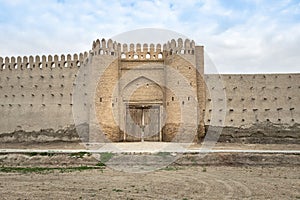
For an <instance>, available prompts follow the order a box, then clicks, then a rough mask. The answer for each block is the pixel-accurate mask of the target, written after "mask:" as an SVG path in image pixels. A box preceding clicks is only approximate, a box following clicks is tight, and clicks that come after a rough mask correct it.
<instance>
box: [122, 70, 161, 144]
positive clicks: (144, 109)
mask: <svg viewBox="0 0 300 200" xmlns="http://www.w3.org/2000/svg"><path fill="white" fill-rule="evenodd" d="M163 96H164V95H163V90H162V88H161V87H160V86H159V85H158V84H157V83H155V82H154V81H152V80H150V79H148V78H146V77H144V76H141V77H138V78H136V79H135V80H133V81H131V82H129V83H128V84H127V85H126V86H125V88H124V90H123V91H122V99H123V106H124V108H125V109H124V110H125V113H124V115H125V117H124V119H125V122H124V124H125V131H124V135H123V137H124V141H162V132H161V125H162V114H163V109H162V108H163Z"/></svg>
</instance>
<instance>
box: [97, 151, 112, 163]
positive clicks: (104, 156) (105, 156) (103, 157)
mask: <svg viewBox="0 0 300 200" xmlns="http://www.w3.org/2000/svg"><path fill="white" fill-rule="evenodd" d="M114 155H115V154H114V153H110V152H105V153H100V162H99V163H98V164H97V166H106V164H105V163H106V162H108V161H109V160H110V159H111V158H112V157H114Z"/></svg>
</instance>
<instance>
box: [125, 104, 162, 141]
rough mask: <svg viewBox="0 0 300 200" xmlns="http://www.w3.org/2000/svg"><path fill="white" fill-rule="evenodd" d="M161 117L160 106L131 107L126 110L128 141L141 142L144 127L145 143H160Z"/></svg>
mask: <svg viewBox="0 0 300 200" xmlns="http://www.w3.org/2000/svg"><path fill="white" fill-rule="evenodd" d="M159 116H160V110H159V107H158V106H156V107H138V106H129V107H128V108H127V109H126V141H141V140H142V138H141V137H142V125H144V141H159V134H160V124H159V123H160V117H159Z"/></svg>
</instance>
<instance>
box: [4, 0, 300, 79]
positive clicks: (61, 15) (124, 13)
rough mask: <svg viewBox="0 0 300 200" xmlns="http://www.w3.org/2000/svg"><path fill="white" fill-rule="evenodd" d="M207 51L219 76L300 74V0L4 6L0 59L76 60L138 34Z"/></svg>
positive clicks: (54, 1) (34, 1) (13, 1)
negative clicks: (154, 32) (178, 37)
mask: <svg viewBox="0 0 300 200" xmlns="http://www.w3.org/2000/svg"><path fill="white" fill-rule="evenodd" d="M144 28H155V29H167V30H171V31H174V32H176V33H179V34H182V35H184V36H186V37H188V38H190V39H193V40H194V41H195V42H196V44H197V45H203V46H204V48H205V52H206V55H208V56H209V58H210V60H211V61H212V62H213V63H214V65H215V66H216V67H217V69H218V72H220V73H299V72H300V0H197V1H194V0H175V1H171V0H149V1H142V0H140V1H134V0H120V1H115V0H110V1H106V0H103V1H101V0H42V1H41V0H0V56H1V57H5V56H24V55H26V56H29V55H49V54H51V55H54V54H58V55H59V54H68V53H70V54H73V53H80V52H84V51H88V50H90V49H91V47H92V41H93V40H96V39H98V38H99V39H101V38H106V39H109V38H114V37H115V36H116V35H118V34H121V33H123V32H128V31H132V30H136V29H144Z"/></svg>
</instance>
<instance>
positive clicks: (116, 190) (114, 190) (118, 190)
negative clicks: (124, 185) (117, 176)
mask: <svg viewBox="0 0 300 200" xmlns="http://www.w3.org/2000/svg"><path fill="white" fill-rule="evenodd" d="M112 191H113V192H123V190H121V189H113V190H112Z"/></svg>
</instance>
